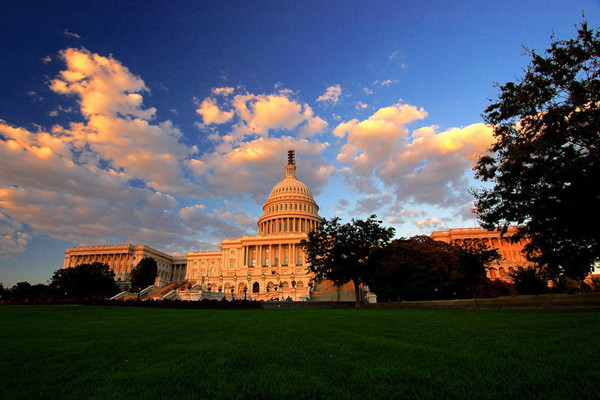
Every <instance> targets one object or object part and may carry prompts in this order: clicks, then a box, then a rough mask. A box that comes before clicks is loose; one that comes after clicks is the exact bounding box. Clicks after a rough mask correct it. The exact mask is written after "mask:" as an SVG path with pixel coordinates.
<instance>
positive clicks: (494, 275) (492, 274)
mask: <svg viewBox="0 0 600 400" xmlns="http://www.w3.org/2000/svg"><path fill="white" fill-rule="evenodd" d="M490 278H492V279H496V269H494V268H490Z"/></svg>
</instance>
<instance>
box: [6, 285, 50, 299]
mask: <svg viewBox="0 0 600 400" xmlns="http://www.w3.org/2000/svg"><path fill="white" fill-rule="evenodd" d="M48 289H49V288H48V286H46V285H44V284H43V283H38V284H35V285H32V284H31V283H29V282H27V281H25V282H17V283H16V285H14V286H13V287H12V288H11V289H10V296H11V297H12V299H13V300H15V301H37V300H41V299H42V298H44V297H45V296H47V295H49V293H48Z"/></svg>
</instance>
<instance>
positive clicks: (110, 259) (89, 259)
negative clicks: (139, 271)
mask: <svg viewBox="0 0 600 400" xmlns="http://www.w3.org/2000/svg"><path fill="white" fill-rule="evenodd" d="M93 262H101V263H105V264H108V265H109V266H110V267H111V268H112V270H113V271H117V270H120V269H121V268H122V267H125V268H126V269H127V270H129V269H130V267H131V266H132V265H133V263H134V256H133V255H132V254H85V255H79V256H69V258H68V259H67V260H66V261H65V265H64V267H65V268H74V267H76V266H78V265H81V264H91V263H93Z"/></svg>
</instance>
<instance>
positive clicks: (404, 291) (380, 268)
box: [369, 236, 458, 301]
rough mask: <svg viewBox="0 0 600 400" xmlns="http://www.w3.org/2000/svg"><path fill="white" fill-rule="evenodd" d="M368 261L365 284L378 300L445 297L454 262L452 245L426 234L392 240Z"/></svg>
mask: <svg viewBox="0 0 600 400" xmlns="http://www.w3.org/2000/svg"><path fill="white" fill-rule="evenodd" d="M370 262H371V265H372V267H371V270H372V271H373V273H372V276H371V277H370V279H369V288H370V289H371V290H372V291H373V292H375V293H376V294H377V299H378V301H401V300H431V299H439V298H446V297H448V291H447V289H446V287H447V282H448V280H449V278H450V271H452V270H454V269H456V268H457V265H458V260H457V258H456V255H455V254H454V248H453V246H452V245H450V244H448V243H445V242H440V241H435V240H433V239H431V238H430V237H428V236H413V237H411V238H409V239H405V238H402V239H396V240H393V241H392V242H391V243H389V244H388V245H387V246H384V247H382V248H379V249H377V250H376V251H375V252H374V254H373V256H372V257H371V259H370Z"/></svg>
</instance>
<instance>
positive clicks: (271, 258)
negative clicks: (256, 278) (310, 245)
mask: <svg viewBox="0 0 600 400" xmlns="http://www.w3.org/2000/svg"><path fill="white" fill-rule="evenodd" d="M275 249H277V252H276V251H275ZM286 249H288V252H287V253H288V255H287V258H288V260H287V265H288V266H297V263H296V261H297V259H298V257H299V254H301V246H300V243H287V244H285V243H284V244H281V243H280V244H277V245H271V244H269V245H262V244H258V245H248V246H244V266H245V267H262V266H263V265H265V263H266V262H267V259H268V262H269V265H268V266H269V267H271V266H274V262H275V258H277V266H278V267H280V266H283V265H284V264H286V262H285V258H286V255H285V250H286ZM253 250H256V258H255V257H253V256H254V252H253ZM267 250H268V255H267ZM275 254H277V257H275ZM282 255H283V256H282ZM252 260H255V264H254V265H253V263H252ZM301 262H302V263H304V257H302V260H301Z"/></svg>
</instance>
